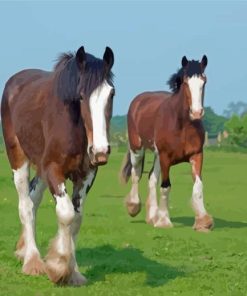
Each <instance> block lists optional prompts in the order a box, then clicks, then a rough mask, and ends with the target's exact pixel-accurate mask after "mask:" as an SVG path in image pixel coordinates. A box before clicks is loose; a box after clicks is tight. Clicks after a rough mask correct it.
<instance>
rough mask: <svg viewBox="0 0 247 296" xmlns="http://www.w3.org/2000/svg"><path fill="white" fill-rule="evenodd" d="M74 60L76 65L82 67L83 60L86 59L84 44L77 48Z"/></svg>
mask: <svg viewBox="0 0 247 296" xmlns="http://www.w3.org/2000/svg"><path fill="white" fill-rule="evenodd" d="M76 61H77V63H78V65H79V66H80V68H82V67H83V65H84V63H85V61H86V53H85V50H84V46H81V47H80V48H79V49H78V50H77V53H76Z"/></svg>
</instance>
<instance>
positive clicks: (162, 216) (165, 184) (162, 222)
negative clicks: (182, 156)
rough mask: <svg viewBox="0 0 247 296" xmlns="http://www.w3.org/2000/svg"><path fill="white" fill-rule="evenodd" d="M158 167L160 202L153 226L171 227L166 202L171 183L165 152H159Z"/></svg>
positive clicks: (168, 163)
mask: <svg viewBox="0 0 247 296" xmlns="http://www.w3.org/2000/svg"><path fill="white" fill-rule="evenodd" d="M159 159H160V167H161V175H162V183H161V188H160V204H159V212H158V216H159V217H158V220H157V221H156V222H155V224H154V227H162V228H169V227H172V226H173V225H172V223H171V220H170V216H169V210H168V202H169V193H170V190H171V183H170V179H169V170H170V162H169V158H168V156H167V155H166V154H165V153H160V155H159Z"/></svg>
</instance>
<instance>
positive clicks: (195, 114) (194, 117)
mask: <svg viewBox="0 0 247 296" xmlns="http://www.w3.org/2000/svg"><path fill="white" fill-rule="evenodd" d="M203 115H204V109H201V110H199V111H193V110H191V109H190V119H191V120H200V119H202V117H203Z"/></svg>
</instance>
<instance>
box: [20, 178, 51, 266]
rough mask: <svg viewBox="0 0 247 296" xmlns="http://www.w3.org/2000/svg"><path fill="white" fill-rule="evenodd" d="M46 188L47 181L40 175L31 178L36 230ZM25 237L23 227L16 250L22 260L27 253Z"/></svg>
mask: <svg viewBox="0 0 247 296" xmlns="http://www.w3.org/2000/svg"><path fill="white" fill-rule="evenodd" d="M45 188H46V185H45V183H44V182H43V180H42V179H41V178H40V177H38V176H36V177H34V178H33V179H32V180H31V182H30V183H29V196H30V198H31V200H32V202H33V209H32V212H33V227H34V230H35V220H36V213H37V209H38V207H39V205H40V202H41V200H42V197H43V192H44V190H45ZM24 237H25V232H24V228H22V231H21V235H20V238H19V240H18V242H17V245H16V251H15V255H16V257H17V258H18V259H20V260H22V261H23V260H24V257H25V253H26V246H25V241H24Z"/></svg>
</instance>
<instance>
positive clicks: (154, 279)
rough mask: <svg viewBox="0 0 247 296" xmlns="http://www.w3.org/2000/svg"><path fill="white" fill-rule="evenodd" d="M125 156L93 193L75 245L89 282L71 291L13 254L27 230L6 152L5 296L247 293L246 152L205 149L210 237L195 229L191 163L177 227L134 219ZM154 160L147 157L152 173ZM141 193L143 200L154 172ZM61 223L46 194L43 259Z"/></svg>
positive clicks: (1, 198) (104, 171) (176, 173)
mask: <svg viewBox="0 0 247 296" xmlns="http://www.w3.org/2000/svg"><path fill="white" fill-rule="evenodd" d="M122 158H123V153H116V152H114V153H113V154H112V155H111V158H110V162H109V164H108V165H107V166H104V167H102V168H100V170H99V174H98V176H97V178H96V181H95V183H94V186H93V188H92V190H91V191H90V193H89V196H88V200H87V202H86V205H85V210H84V213H85V215H84V223H83V226H82V228H81V231H80V235H79V237H78V243H77V247H76V255H77V260H78V265H79V267H80V271H81V272H82V273H83V274H84V275H86V277H87V278H88V280H89V282H88V284H87V286H85V287H80V288H72V287H57V286H55V285H53V284H52V283H51V282H50V281H49V280H48V279H47V277H46V276H40V277H31V276H26V275H23V274H22V273H21V264H20V263H19V262H18V261H17V260H16V258H15V257H14V254H13V252H14V246H15V243H16V241H17V238H18V235H19V231H20V222H19V218H18V211H17V209H18V203H17V195H16V192H15V188H14V185H13V183H12V176H11V170H10V169H9V165H8V162H7V159H6V156H5V155H4V154H0V218H1V232H0V295H36V296H41V295H53V296H54V295H97V296H100V295H106V296H109V295H114V296H115V295H135V296H137V295H152V296H153V295H168V296H170V295H195V296H201V295H202V296H203V295H205V296H209V295H233V296H234V295H236V296H241V295H247V281H246V275H247V260H246V258H247V248H246V245H247V202H246V198H247V194H246V192H247V182H246V167H247V166H246V164H247V155H246V154H237V153H235V154H233V153H223V152H220V153H217V152H210V151H208V152H206V155H205V161H204V168H203V181H204V193H205V194H204V195H205V201H206V207H207V209H208V211H209V212H210V214H212V215H213V216H214V219H215V229H214V230H213V231H212V232H210V233H208V234H205V233H197V232H194V231H193V230H192V228H191V226H192V225H193V220H194V215H193V212H192V210H191V207H190V197H191V191H192V180H191V173H190V167H189V165H188V164H182V165H178V166H176V167H174V168H172V172H171V182H172V191H171V202H170V215H171V219H172V221H173V223H174V226H175V227H174V228H173V229H167V230H165V229H154V228H153V227H151V226H150V225H147V224H145V222H144V219H145V210H144V208H145V207H143V210H142V212H141V213H140V214H139V216H137V217H136V218H130V217H129V216H128V215H127V213H126V210H125V208H124V205H123V204H124V198H123V197H124V196H125V195H126V194H127V192H128V190H129V186H130V184H128V185H127V186H121V185H119V183H118V179H117V178H118V176H117V175H118V170H119V167H120V165H121V162H122ZM150 160H151V156H150V155H148V157H147V165H146V166H145V171H147V170H148V168H149V167H150V166H151V161H150ZM140 189H141V190H140V191H141V196H142V200H143V202H144V201H145V197H146V195H147V174H144V176H143V178H142V181H141V188H140ZM56 225H57V224H56V217H55V208H54V203H53V200H52V198H51V196H50V195H49V192H46V194H45V197H44V200H43V203H42V204H41V206H40V209H39V212H38V221H37V242H38V245H39V248H40V250H41V253H42V255H43V256H44V255H45V254H46V250H47V246H48V242H49V240H50V239H51V238H52V237H53V236H54V235H55V233H56Z"/></svg>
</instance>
